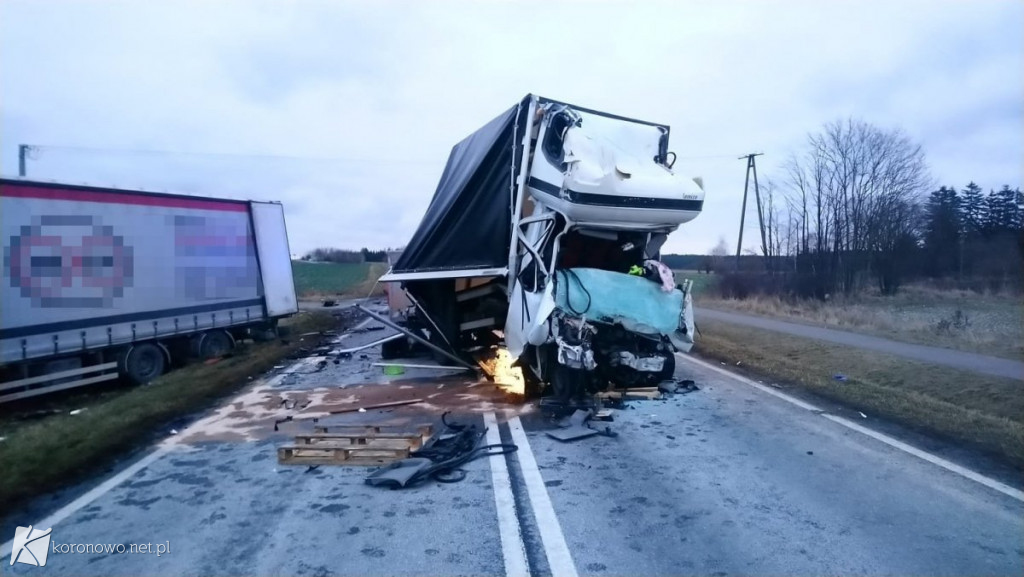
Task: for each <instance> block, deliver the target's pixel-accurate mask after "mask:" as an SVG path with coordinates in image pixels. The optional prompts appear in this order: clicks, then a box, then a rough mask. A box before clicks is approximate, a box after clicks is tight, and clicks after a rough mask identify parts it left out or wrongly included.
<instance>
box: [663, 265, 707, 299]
mask: <svg viewBox="0 0 1024 577" xmlns="http://www.w3.org/2000/svg"><path fill="white" fill-rule="evenodd" d="M672 272H673V273H675V275H676V282H677V283H681V282H683V279H690V280H691V281H693V298H694V299H699V298H700V297H702V296H704V295H706V294H708V293H709V292H711V291H713V290H714V289H715V285H717V284H718V277H717V276H715V275H713V274H704V273H701V272H697V271H695V270H674V271H672Z"/></svg>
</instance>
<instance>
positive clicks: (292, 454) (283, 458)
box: [277, 445, 409, 467]
mask: <svg viewBox="0 0 1024 577" xmlns="http://www.w3.org/2000/svg"><path fill="white" fill-rule="evenodd" d="M408 457H409V448H408V447H403V448H386V447H319V446H309V445H306V446H291V447H278V448H277V462H278V463H279V464H281V465H350V466H362V467H376V466H379V465H387V464H388V463H392V462H394V461H397V460H399V459H406V458H408Z"/></svg>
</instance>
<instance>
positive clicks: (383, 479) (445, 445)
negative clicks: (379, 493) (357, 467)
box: [366, 413, 518, 489]
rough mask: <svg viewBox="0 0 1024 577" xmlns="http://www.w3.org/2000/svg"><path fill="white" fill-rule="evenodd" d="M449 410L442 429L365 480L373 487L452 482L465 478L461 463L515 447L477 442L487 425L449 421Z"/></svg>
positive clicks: (506, 451) (498, 453)
mask: <svg viewBox="0 0 1024 577" xmlns="http://www.w3.org/2000/svg"><path fill="white" fill-rule="evenodd" d="M447 415H448V413H444V414H443V415H441V422H442V423H444V425H445V430H444V431H443V432H441V433H438V434H436V435H434V436H433V437H431V438H430V440H428V441H427V443H426V444H425V445H424V446H423V448H421V449H419V450H417V451H414V452H413V453H411V455H410V456H409V458H404V459H402V460H400V461H396V462H394V463H391V464H390V465H388V466H386V467H383V468H381V469H378V470H377V471H374V472H373V473H371V474H370V476H368V477H367V478H366V484H367V485H371V486H375V487H389V488H392V489H400V488H403V487H409V486H413V485H417V484H419V483H422V482H424V481H426V480H428V479H434V480H435V481H438V482H441V483H455V482H458V481H461V480H463V479H465V478H466V471H464V470H463V469H461V468H460V467H461V466H462V465H465V464H466V463H468V462H470V461H472V460H474V459H477V458H479V457H488V456H493V455H504V454H506V453H511V452H513V451H516V450H518V447H517V446H516V445H512V444H495V445H483V446H481V445H480V442H481V440H482V439H483V438H484V433H485V432H486V429H484V430H480V429H478V428H477V426H476V425H460V424H456V423H449V422H448V420H447Z"/></svg>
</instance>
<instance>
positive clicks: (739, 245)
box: [736, 152, 765, 271]
mask: <svg viewBox="0 0 1024 577" xmlns="http://www.w3.org/2000/svg"><path fill="white" fill-rule="evenodd" d="M763 154H764V153H763V152H755V153H753V154H748V155H746V156H741V157H739V160H743V159H744V158H745V159H747V177H746V179H745V180H744V181H743V208H742V209H741V211H740V238H739V240H737V241H736V270H737V271H738V270H740V252H741V251H742V250H743V223H744V221H745V220H746V216H747V189H748V188H749V186H750V173H751V172H753V173H754V196H755V197H756V198H757V218H758V220H759V221H762V222H761V243H762V244H764V240H765V239H764V222H763V220H764V219H763V218H762V215H761V193H760V191H759V190H758V188H757V165H756V164H754V157H755V156H761V155H763Z"/></svg>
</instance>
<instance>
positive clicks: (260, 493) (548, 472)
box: [0, 332, 1024, 575]
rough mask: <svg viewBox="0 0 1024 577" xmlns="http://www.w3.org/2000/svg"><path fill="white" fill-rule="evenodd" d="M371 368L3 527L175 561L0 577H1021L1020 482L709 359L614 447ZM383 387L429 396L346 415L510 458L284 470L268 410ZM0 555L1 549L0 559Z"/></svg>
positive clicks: (452, 389)
mask: <svg viewBox="0 0 1024 577" xmlns="http://www.w3.org/2000/svg"><path fill="white" fill-rule="evenodd" d="M381 334H382V333H380V332H377V333H366V334H362V335H355V336H353V337H352V338H350V339H349V340H347V341H345V342H344V343H342V344H339V346H340V347H341V346H344V347H347V346H350V345H352V344H354V343H356V342H358V341H359V340H360V339H362V340H364V342H365V341H366V340H372V339H375V338H379V336H380V335H381ZM314 360H315V359H314ZM376 360H378V358H377V356H376V354H375V353H373V352H370V353H369V354H368V356H367V358H366V359H362V358H360V357H359V353H357V354H356V355H354V356H353V359H352V360H351V361H349V362H345V363H342V364H340V365H328V367H327V368H326V369H324V370H322V371H319V372H314V373H312V374H293V375H278V376H276V377H274V378H271V379H269V380H268V381H266V382H260V383H257V384H256V385H255V386H254V390H253V391H250V392H248V393H247V394H243V395H242V396H240V397H239V398H238V399H236V400H235V401H233V402H232V403H229V404H227V405H226V406H225V407H224V408H223V409H222V410H220V411H218V412H215V413H213V414H211V415H207V416H206V417H205V418H204V419H202V420H200V421H198V422H196V423H195V424H193V425H192V426H191V427H189V428H188V429H186V430H183V431H180V432H179V433H178V434H177V435H174V436H171V437H169V441H168V442H167V443H165V444H163V445H161V446H160V447H158V448H154V452H152V453H149V456H148V457H146V460H145V461H144V462H142V463H141V466H140V465H135V466H134V467H130V468H128V469H127V470H123V471H120V472H118V473H115V474H114V475H112V476H111V477H109V478H107V479H98V480H93V481H90V482H88V483H84V484H83V485H81V486H80V487H77V488H76V490H75V491H72V492H70V493H67V494H62V495H57V496H55V498H53V499H50V498H44V499H42V500H41V501H40V502H39V503H36V504H35V505H34V506H32V507H30V508H28V509H26V510H25V511H14V512H5V514H4V515H3V516H2V519H0V520H2V525H0V531H2V534H4V535H6V536H8V537H7V538H10V536H13V534H14V527H15V526H16V525H22V526H25V525H28V524H30V523H31V524H34V525H36V526H37V527H39V528H44V529H45V528H48V527H51V526H52V527H53V533H52V543H56V544H57V548H58V551H59V550H61V549H62V547H63V545H65V544H85V543H93V544H96V543H99V544H108V543H112V544H119V543H123V544H127V545H130V544H132V543H153V547H156V545H157V544H165V546H166V547H167V548H168V549H169V550H168V551H166V552H164V553H162V554H161V555H159V556H157V555H156V553H155V552H154V553H139V554H117V553H114V554H106V553H98V554H88V553H86V554H77V553H60V552H51V553H49V555H48V559H47V564H46V567H45V568H42V569H40V568H37V567H32V566H28V565H23V564H20V563H18V564H15V565H13V566H11V565H9V563H10V561H9V559H8V558H3V559H2V560H0V565H2V567H3V570H4V572H5V574H14V575H22V574H24V575H30V574H34V575H43V574H46V573H50V574H61V575H68V574H73V575H200V574H202V575H241V574H259V575H269V574H274V575H501V574H510V575H511V574H526V572H527V571H528V572H529V573H530V574H532V575H548V574H554V575H573V574H578V575H627V574H628V575H680V574H700V575H727V574H736V573H740V574H751V575H911V574H913V575H920V574H928V575H966V574H970V575H1020V574H1022V573H1024V502H1022V500H1024V494H1022V493H1020V491H1019V490H1018V488H1013V487H1007V486H1004V485H1002V484H1000V483H999V482H996V481H993V480H991V479H988V478H986V477H980V476H977V475H975V474H974V473H972V472H971V471H969V470H966V471H965V470H960V471H958V470H957V469H956V466H955V465H953V466H952V467H951V466H950V464H949V463H945V462H944V461H941V460H938V459H936V458H934V457H932V456H930V455H928V454H925V453H921V454H918V455H915V454H911V453H909V452H907V450H906V448H899V447H898V443H897V446H894V445H893V443H892V442H888V441H886V440H885V439H887V437H880V438H876V437H872V436H870V435H869V434H866V433H864V432H862V431H860V430H858V429H857V427H860V426H861V425H866V426H870V425H871V421H870V420H864V421H863V422H862V423H855V424H852V425H851V424H850V423H849V422H847V421H844V420H843V419H839V418H836V417H835V416H833V415H831V414H830V413H828V412H827V411H824V410H822V409H820V408H818V407H815V406H813V405H808V404H806V403H803V402H800V401H795V400H791V399H788V398H785V397H784V396H783V395H781V394H780V393H779V392H777V391H774V390H772V389H768V388H763V387H757V386H756V384H754V383H751V382H749V381H743V380H742V379H736V378H733V377H731V376H729V375H728V374H727V373H724V372H723V371H722V369H721V368H720V367H709V366H707V365H697V364H692V363H689V362H680V363H678V365H679V376H680V377H686V378H693V379H695V380H696V382H697V383H698V384H699V386H700V387H701V390H700V391H697V392H693V393H690V394H687V395H683V396H677V397H674V398H672V399H670V400H666V401H631V402H630V403H629V405H630V408H628V409H626V410H621V411H617V413H616V415H615V422H613V423H610V426H611V427H612V429H613V430H614V431H615V432H616V433H618V436H617V437H615V438H610V437H604V436H598V437H591V438H588V439H583V440H580V441H577V442H574V443H560V442H558V441H555V440H553V439H551V438H549V437H547V436H546V435H545V433H544V431H545V430H549V429H550V428H551V426H552V425H551V424H550V423H549V421H548V420H547V419H546V418H544V417H543V416H542V415H540V414H538V413H536V412H535V411H533V410H532V409H530V408H523V407H517V406H513V405H507V404H504V403H503V402H502V400H501V398H500V396H497V395H495V394H494V392H493V389H492V387H490V386H488V385H474V384H473V383H472V382H471V381H470V380H467V379H466V377H463V376H460V375H458V374H457V373H454V372H441V373H440V375H441V376H436V377H431V378H422V377H425V376H427V375H437V374H438V372H437V371H421V372H415V371H410V372H408V373H407V374H406V375H403V376H401V377H397V378H398V379H399V380H398V382H395V383H393V384H392V385H390V386H380V385H379V383H381V382H382V381H383V377H382V376H381V375H380V372H379V368H376V367H372V365H371V363H372V362H374V361H376ZM311 366H312V362H311V361H307V362H303V363H301V364H300V365H299V366H297V367H294V368H293V369H291V370H294V371H296V373H304V372H307V371H309V370H310V367H311ZM366 383H369V384H366ZM441 385H444V386H441ZM374 387H376V388H374ZM325 391H326V392H325ZM375 393H379V394H381V395H383V394H385V393H386V394H387V395H391V396H396V395H398V396H400V395H415V396H416V397H417V398H424V399H425V402H424V403H423V404H421V405H410V406H406V407H398V408H395V409H391V410H390V412H382V411H369V412H367V413H351V414H349V415H348V416H346V419H349V421H346V422H351V420H352V419H354V420H356V421H359V422H385V421H386V422H389V423H400V422H404V423H415V422H422V421H424V420H425V419H427V420H430V419H436V417H437V416H438V414H439V412H441V411H443V410H445V409H448V408H451V409H453V410H454V411H455V412H456V415H457V418H458V419H460V420H461V421H463V422H467V423H468V422H475V423H478V424H483V422H484V420H485V419H487V420H491V419H494V420H496V422H498V426H497V428H496V429H492V430H491V432H490V434H491V435H492V437H499V436H500V438H501V440H503V441H506V442H516V443H517V444H518V445H519V450H518V451H517V452H516V453H513V454H511V455H508V456H503V457H491V458H489V459H483V460H478V461H474V462H472V463H470V464H469V465H467V466H466V467H465V469H466V471H467V477H466V479H465V480H464V481H462V482H460V483H453V484H442V483H437V482H430V483H428V484H425V485H423V486H420V487H417V488H413V489H409V490H403V491H390V490H384V489H377V488H372V487H369V486H367V485H365V484H364V483H363V479H364V476H365V475H366V473H367V472H368V471H367V469H363V468H356V467H326V466H325V467H320V468H317V469H314V470H311V471H307V468H306V467H295V466H281V465H278V464H277V462H276V454H275V448H276V447H277V446H278V445H281V444H282V443H286V442H287V441H288V438H289V436H290V435H294V434H296V433H297V431H300V430H302V428H303V427H305V426H306V425H305V424H303V423H298V422H293V423H287V424H282V425H281V427H280V428H281V430H280V431H278V432H276V433H275V432H274V431H273V426H272V424H273V420H274V419H275V417H277V416H279V415H280V412H279V411H280V409H279V408H278V407H277V406H275V405H276V404H277V401H278V400H279V399H287V398H298V399H301V398H308V399H313V403H314V406H315V404H316V403H317V402H321V401H325V400H332V402H342V401H344V400H346V399H348V400H352V398H354V397H358V398H360V399H361V401H360V402H362V401H365V400H366V399H367V398H369V397H372V396H373V394H375ZM304 395H305V397H304ZM339 395H341V396H339ZM345 395H349V396H348V397H346V396H345ZM446 395H447V396H446ZM326 422H327V421H322V423H326ZM524 438H525V440H526V441H525V442H523V439H524ZM951 468H952V470H951ZM972 476H973V477H972ZM101 482H102V483H103V484H101ZM87 491H91V492H87ZM73 497H78V498H79V500H78V501H77V502H71V503H67V501H68V500H70V499H71V498H73ZM62 500H63V501H62ZM51 547H52V545H51ZM9 551H10V543H7V544H6V545H5V550H3V551H2V552H0V555H3V554H6V553H8V552H9ZM51 551H52V550H51Z"/></svg>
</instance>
